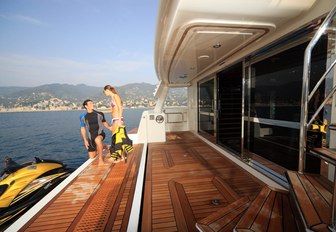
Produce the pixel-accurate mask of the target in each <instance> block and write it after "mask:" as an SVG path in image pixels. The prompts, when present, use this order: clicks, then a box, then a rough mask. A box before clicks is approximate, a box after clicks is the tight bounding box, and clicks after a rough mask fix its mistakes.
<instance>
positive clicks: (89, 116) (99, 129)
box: [80, 99, 111, 165]
mask: <svg viewBox="0 0 336 232" xmlns="http://www.w3.org/2000/svg"><path fill="white" fill-rule="evenodd" d="M93 106H94V104H93V101H92V100H90V99H87V100H85V101H84V102H83V107H84V108H85V109H86V112H85V113H83V114H81V116H80V125H81V135H82V138H83V141H84V146H85V148H86V149H87V150H88V153H89V157H90V159H93V158H95V157H96V156H97V155H98V160H99V162H98V164H99V165H102V164H104V159H103V149H104V148H106V149H108V147H107V145H105V144H103V140H104V139H105V133H104V131H103V125H104V126H105V127H106V128H107V129H109V130H111V127H110V125H109V124H108V123H107V122H106V120H105V116H104V114H103V113H102V112H98V111H95V110H94V109H93Z"/></svg>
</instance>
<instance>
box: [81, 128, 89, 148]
mask: <svg viewBox="0 0 336 232" xmlns="http://www.w3.org/2000/svg"><path fill="white" fill-rule="evenodd" d="M80 131H81V135H82V138H83V141H84V146H85V148H86V149H88V147H89V142H88V141H87V139H86V129H85V127H81V129H80Z"/></svg>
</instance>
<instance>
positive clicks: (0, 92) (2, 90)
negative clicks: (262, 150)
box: [0, 86, 29, 97]
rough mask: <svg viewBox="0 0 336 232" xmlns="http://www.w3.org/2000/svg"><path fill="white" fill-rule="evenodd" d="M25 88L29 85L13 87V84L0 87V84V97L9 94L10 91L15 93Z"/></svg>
mask: <svg viewBox="0 0 336 232" xmlns="http://www.w3.org/2000/svg"><path fill="white" fill-rule="evenodd" d="M27 88H29V87H13V86H8V87H1V86H0V97H1V96H5V95H8V94H11V93H15V92H18V91H21V90H24V89H27Z"/></svg>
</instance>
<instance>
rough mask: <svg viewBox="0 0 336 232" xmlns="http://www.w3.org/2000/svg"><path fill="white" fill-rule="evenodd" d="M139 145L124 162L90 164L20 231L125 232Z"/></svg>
mask: <svg viewBox="0 0 336 232" xmlns="http://www.w3.org/2000/svg"><path fill="white" fill-rule="evenodd" d="M142 147H143V145H135V149H134V151H133V152H132V153H131V154H130V155H129V158H128V162H127V163H124V162H120V163H117V164H112V163H111V161H110V160H108V159H107V160H106V164H105V165H102V166H97V164H96V162H93V163H92V164H91V165H90V166H89V167H88V168H87V169H85V170H84V171H83V172H82V173H81V174H80V175H79V176H78V177H77V178H76V179H75V180H74V181H73V182H72V184H71V185H69V186H68V187H67V188H66V189H65V190H64V191H63V193H61V194H60V195H59V196H58V197H57V198H56V199H54V200H53V202H52V203H50V204H49V205H48V206H47V207H45V208H44V209H43V211H42V212H40V213H39V214H38V215H37V216H36V217H34V218H33V219H32V220H31V221H30V222H29V223H28V224H27V225H26V227H25V228H23V229H22V231H90V230H91V231H94V230H95V231H103V230H104V229H106V230H108V231H120V230H126V228H127V224H128V219H129V214H130V208H131V204H132V200H133V194H134V189H135V183H136V177H137V173H138V166H139V163H140V157H141V153H142Z"/></svg>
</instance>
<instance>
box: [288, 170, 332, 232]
mask: <svg viewBox="0 0 336 232" xmlns="http://www.w3.org/2000/svg"><path fill="white" fill-rule="evenodd" d="M286 175H287V179H288V181H289V185H290V193H291V200H292V202H293V204H296V215H295V216H296V218H297V220H298V222H299V226H300V229H301V230H312V231H329V229H328V226H329V225H330V224H331V201H332V193H331V192H330V191H329V190H328V189H327V188H326V186H323V185H322V184H320V183H319V182H318V181H317V180H316V178H315V177H316V175H309V174H299V173H297V172H294V171H287V173H286Z"/></svg>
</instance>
